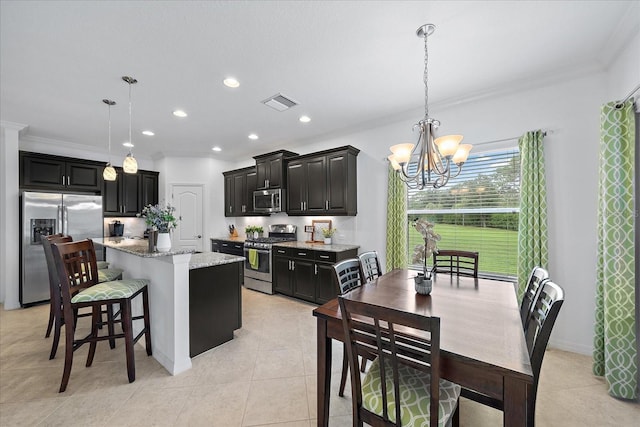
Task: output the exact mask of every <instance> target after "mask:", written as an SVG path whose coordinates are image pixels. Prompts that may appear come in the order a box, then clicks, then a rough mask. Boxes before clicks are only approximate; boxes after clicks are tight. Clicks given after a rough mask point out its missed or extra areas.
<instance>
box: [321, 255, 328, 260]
mask: <svg viewBox="0 0 640 427" xmlns="http://www.w3.org/2000/svg"><path fill="white" fill-rule="evenodd" d="M320 258H322V259H329V255H320Z"/></svg>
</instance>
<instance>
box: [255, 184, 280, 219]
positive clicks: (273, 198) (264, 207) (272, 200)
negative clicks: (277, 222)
mask: <svg viewBox="0 0 640 427" xmlns="http://www.w3.org/2000/svg"><path fill="white" fill-rule="evenodd" d="M253 210H254V212H267V213H272V212H281V211H282V190H281V189H280V188H275V189H272V190H257V191H254V192H253Z"/></svg>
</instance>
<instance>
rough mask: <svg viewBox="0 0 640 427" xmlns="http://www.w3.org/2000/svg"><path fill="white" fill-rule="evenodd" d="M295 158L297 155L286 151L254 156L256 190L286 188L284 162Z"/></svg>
mask: <svg viewBox="0 0 640 427" xmlns="http://www.w3.org/2000/svg"><path fill="white" fill-rule="evenodd" d="M296 156H298V154H297V153H292V152H291V151H286V150H280V151H275V152H273V153H268V154H262V155H260V156H255V157H254V159H255V160H256V183H257V189H258V190H266V189H270V188H284V187H285V186H286V166H285V162H286V160H287V159H289V158H292V157H296Z"/></svg>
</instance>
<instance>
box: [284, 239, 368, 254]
mask: <svg viewBox="0 0 640 427" xmlns="http://www.w3.org/2000/svg"><path fill="white" fill-rule="evenodd" d="M273 246H280V247H285V248H296V249H312V250H315V251H327V252H344V251H349V250H351V249H358V248H359V247H360V246H359V245H342V244H333V245H325V244H324V243H320V242H317V243H306V242H301V241H297V242H282V243H275V244H274V245H273Z"/></svg>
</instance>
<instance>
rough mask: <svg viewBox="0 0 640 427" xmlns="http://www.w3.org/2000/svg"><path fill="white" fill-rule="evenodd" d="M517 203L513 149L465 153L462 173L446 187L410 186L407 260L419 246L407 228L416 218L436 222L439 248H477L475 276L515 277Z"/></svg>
mask: <svg viewBox="0 0 640 427" xmlns="http://www.w3.org/2000/svg"><path fill="white" fill-rule="evenodd" d="M453 169H454V171H455V170H456V167H455V166H454V167H453ZM519 203H520V155H519V152H518V149H517V148H512V149H507V150H504V149H502V150H500V151H492V152H484V153H478V154H473V155H470V156H469V158H468V159H467V162H466V163H465V164H464V167H463V168H462V173H461V174H460V175H459V176H457V177H456V178H451V179H450V180H449V183H448V184H447V185H446V186H445V187H442V188H439V189H434V188H432V187H431V188H425V189H424V190H412V189H409V191H408V206H407V208H408V209H407V216H408V218H407V219H408V221H409V227H408V229H409V236H408V238H409V244H408V250H409V254H408V259H409V260H411V256H412V254H413V250H414V248H415V247H416V245H420V244H422V239H421V236H420V234H418V232H417V231H416V230H415V228H413V227H412V226H411V225H412V222H413V220H414V219H416V218H420V217H421V218H425V219H427V220H428V221H429V222H432V223H434V224H435V231H436V233H438V234H440V236H441V240H440V242H438V248H440V249H459V250H467V251H477V252H479V254H480V256H479V272H480V274H482V275H483V276H492V277H505V278H506V277H515V276H516V275H517V265H518V264H517V256H518V213H519V211H520V208H519ZM430 261H432V260H427V263H428V264H431V262H430ZM416 267H418V266H416Z"/></svg>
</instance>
